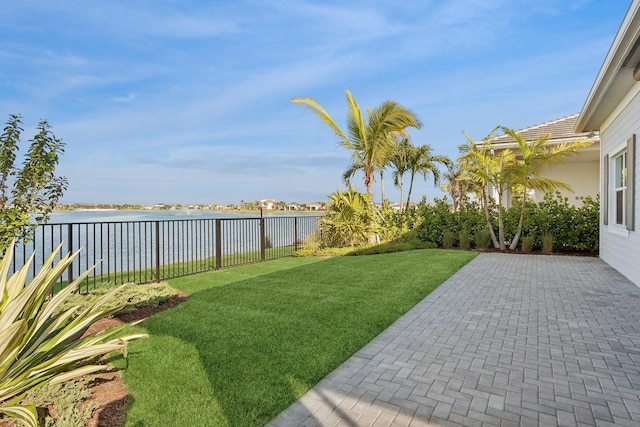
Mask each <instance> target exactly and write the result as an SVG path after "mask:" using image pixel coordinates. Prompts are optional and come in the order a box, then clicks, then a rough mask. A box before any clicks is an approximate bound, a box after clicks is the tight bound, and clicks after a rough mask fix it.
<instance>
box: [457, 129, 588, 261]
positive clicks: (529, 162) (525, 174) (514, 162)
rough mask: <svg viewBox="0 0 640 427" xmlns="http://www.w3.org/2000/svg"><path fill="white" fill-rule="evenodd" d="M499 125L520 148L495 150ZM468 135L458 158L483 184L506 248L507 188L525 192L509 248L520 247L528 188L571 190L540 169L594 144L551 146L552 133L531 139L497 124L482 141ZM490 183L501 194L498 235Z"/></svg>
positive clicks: (495, 242) (487, 215)
mask: <svg viewBox="0 0 640 427" xmlns="http://www.w3.org/2000/svg"><path fill="white" fill-rule="evenodd" d="M498 129H501V130H502V131H503V132H504V133H505V134H506V135H509V136H510V137H511V138H512V139H513V141H514V142H515V147H514V148H515V149H516V150H517V152H516V151H514V150H512V149H511V148H508V149H505V150H499V151H496V150H494V148H493V146H492V140H493V138H494V137H495V134H496V132H497V131H498ZM465 136H466V137H467V144H466V145H462V146H460V149H461V153H462V154H461V156H460V157H459V158H458V161H459V162H460V163H461V164H462V168H463V169H464V170H466V171H467V172H468V173H469V175H470V177H471V178H472V180H473V181H474V182H477V183H480V184H481V185H482V187H481V188H482V198H483V204H484V211H485V218H486V221H487V228H488V229H489V234H490V236H491V240H492V242H493V245H494V247H496V248H499V249H500V250H505V249H506V238H505V234H504V221H503V210H504V209H503V204H504V196H505V193H506V192H507V191H513V190H514V189H515V188H519V189H520V190H521V191H522V193H523V196H522V199H521V213H520V218H519V222H518V230H517V232H516V234H515V236H514V238H513V239H512V241H511V244H510V246H509V249H511V250H513V249H515V248H516V247H517V245H518V241H519V239H520V236H521V234H522V226H523V223H524V212H525V209H524V208H525V205H526V201H527V199H526V194H527V190H528V189H534V190H538V191H544V192H550V191H553V190H557V189H566V190H571V188H570V187H569V185H567V184H566V183H563V182H561V181H558V180H554V179H549V178H544V177H541V176H540V172H541V170H542V168H543V167H544V166H547V165H549V164H552V163H555V162H558V161H561V160H562V159H564V158H566V157H567V156H569V155H571V154H575V153H576V152H577V151H579V150H581V149H583V148H585V147H586V146H588V145H590V144H591V142H589V141H577V142H572V143H563V144H558V145H555V146H549V145H548V144H547V141H548V139H549V138H550V135H543V136H542V137H539V138H537V139H536V140H533V141H529V142H528V141H526V140H525V138H524V137H522V135H520V134H518V133H517V132H516V131H514V130H512V129H509V128H506V127H497V128H495V129H494V130H493V131H492V132H491V133H490V134H489V135H488V136H487V137H486V138H485V139H484V140H483V142H482V144H476V143H475V142H474V141H473V140H472V139H471V137H469V135H468V134H466V133H465ZM488 186H491V188H492V190H493V191H494V193H495V194H496V196H497V206H496V210H497V216H498V237H497V238H496V236H495V232H494V229H493V224H492V222H491V215H490V213H489V207H488V193H487V191H488V188H487V187H488Z"/></svg>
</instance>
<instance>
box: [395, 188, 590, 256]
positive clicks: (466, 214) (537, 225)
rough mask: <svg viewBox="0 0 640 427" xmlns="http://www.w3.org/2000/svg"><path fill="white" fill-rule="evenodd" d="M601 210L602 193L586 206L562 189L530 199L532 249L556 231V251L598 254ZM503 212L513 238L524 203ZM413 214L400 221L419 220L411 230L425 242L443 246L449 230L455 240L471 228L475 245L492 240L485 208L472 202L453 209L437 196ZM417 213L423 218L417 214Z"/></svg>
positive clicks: (526, 230) (527, 226) (527, 232)
mask: <svg viewBox="0 0 640 427" xmlns="http://www.w3.org/2000/svg"><path fill="white" fill-rule="evenodd" d="M490 209H491V212H492V213H493V220H494V221H495V218H496V217H497V211H496V209H497V207H496V206H495V205H494V206H492V207H491V208H490ZM599 210H600V200H599V197H596V198H595V199H592V198H590V197H587V198H585V199H584V201H583V203H582V206H580V207H576V206H570V205H569V202H568V199H567V198H564V197H562V196H561V194H560V193H554V194H547V195H546V196H545V198H544V200H543V201H541V202H539V203H537V204H536V203H533V202H529V203H527V205H526V207H525V217H524V223H523V227H522V235H523V236H538V237H536V238H534V239H533V246H532V250H542V249H543V248H542V243H543V242H542V236H544V235H545V234H552V235H553V236H554V251H556V252H588V253H594V254H595V253H597V252H598V242H599ZM410 212H411V211H410ZM503 213H504V230H505V237H506V239H507V240H510V239H512V238H513V236H514V235H515V233H516V231H517V228H518V221H519V219H520V213H521V207H520V206H512V207H511V208H509V209H506V210H504V211H503ZM413 215H414V216H413V217H407V218H405V219H398V221H404V222H403V224H404V226H403V227H404V228H405V229H406V228H407V227H411V226H412V224H415V228H413V229H411V228H410V230H413V232H414V233H415V236H416V237H417V238H418V239H420V240H422V241H423V242H434V243H436V244H437V245H438V246H442V247H443V246H445V244H444V243H445V242H444V241H443V238H444V235H445V233H446V232H451V233H453V234H454V240H455V236H459V235H460V233H461V232H462V231H463V230H467V231H468V232H469V234H470V235H471V236H473V245H474V246H475V247H476V248H477V249H486V248H488V247H489V245H490V243H491V240H490V238H489V234H488V230H487V226H486V221H485V218H484V214H483V212H482V211H481V210H479V209H476V208H475V207H474V206H473V205H471V204H469V205H467V206H466V207H465V208H463V209H461V210H460V211H458V212H452V210H451V208H450V206H449V205H448V204H447V202H446V199H443V200H436V201H435V203H434V204H433V205H426V204H421V205H419V206H418V209H416V210H414V211H413ZM415 215H418V216H420V217H421V218H422V219H417V218H415ZM493 226H494V230H495V231H496V234H497V233H498V224H497V223H494V224H493ZM409 232H411V231H409ZM461 244H462V242H461Z"/></svg>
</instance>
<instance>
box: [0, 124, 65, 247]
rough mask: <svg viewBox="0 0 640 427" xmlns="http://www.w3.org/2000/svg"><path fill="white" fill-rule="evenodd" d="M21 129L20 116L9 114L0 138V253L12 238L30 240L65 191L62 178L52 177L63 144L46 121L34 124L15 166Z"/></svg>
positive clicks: (62, 150) (62, 149) (62, 151)
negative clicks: (19, 163) (34, 126)
mask: <svg viewBox="0 0 640 427" xmlns="http://www.w3.org/2000/svg"><path fill="white" fill-rule="evenodd" d="M21 126H22V120H21V116H19V115H15V114H11V115H9V120H8V121H7V123H6V126H5V128H4V133H3V134H2V136H0V253H1V252H4V250H5V249H6V248H7V245H8V244H9V242H11V240H12V239H14V238H15V239H28V238H29V237H31V235H32V234H33V230H34V229H35V228H36V227H37V226H38V225H40V224H42V223H44V222H46V221H47V220H48V219H49V215H50V214H51V211H53V209H54V207H55V206H56V204H57V203H58V200H59V199H60V197H62V194H63V193H64V191H65V190H66V189H67V180H66V178H64V177H61V176H56V175H55V169H56V166H57V165H58V161H59V156H60V154H62V153H64V143H63V142H62V140H60V139H58V138H56V137H55V135H54V134H53V132H52V131H51V126H49V123H48V122H47V121H46V120H41V121H40V123H38V127H37V133H36V135H35V136H34V137H33V139H31V140H30V143H31V144H30V146H29V149H28V150H27V153H26V155H25V159H24V161H23V163H22V165H21V166H20V165H17V164H16V160H17V151H18V150H19V149H20V147H19V145H20V136H21V133H22V131H23V129H22V127H21Z"/></svg>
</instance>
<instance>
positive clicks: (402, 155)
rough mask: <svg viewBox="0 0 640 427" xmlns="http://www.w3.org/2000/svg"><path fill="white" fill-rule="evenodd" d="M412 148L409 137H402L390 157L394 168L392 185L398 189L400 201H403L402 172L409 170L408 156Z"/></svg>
mask: <svg viewBox="0 0 640 427" xmlns="http://www.w3.org/2000/svg"><path fill="white" fill-rule="evenodd" d="M414 148H415V147H414V146H413V144H411V141H410V140H409V138H403V139H402V140H400V142H399V143H398V145H397V146H396V149H395V151H394V155H393V157H391V165H392V166H393V168H394V170H393V172H392V174H393V175H392V176H393V185H395V186H396V187H397V188H398V189H399V190H400V203H402V202H403V201H404V174H406V173H407V172H408V170H409V156H410V155H411V152H412V151H413V150H414Z"/></svg>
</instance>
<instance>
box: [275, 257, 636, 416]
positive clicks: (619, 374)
mask: <svg viewBox="0 0 640 427" xmlns="http://www.w3.org/2000/svg"><path fill="white" fill-rule="evenodd" d="M423 268H424V274H425V275H428V274H429V266H428V265H425V266H423ZM428 425H437V426H449V425H450V426H460V425H464V426H467V425H468V426H476V425H477V426H480V425H482V426H484V425H491V426H494V425H495V426H511V425H513V426H520V425H522V426H527V425H531V426H538V425H543V426H554V425H562V426H572V425H580V426H582V425H584V426H593V425H596V426H608V425H622V426H638V425H640V288H638V287H637V286H635V285H634V284H633V283H631V282H630V281H628V280H627V279H626V278H624V277H623V276H622V275H620V274H619V273H618V272H616V271H615V270H614V269H612V268H611V267H609V266H608V265H607V264H605V263H604V262H603V261H602V260H600V259H598V258H589V257H570V256H544V255H515V254H496V253H484V254H480V255H479V256H478V257H476V258H475V259H474V260H473V261H472V262H471V263H469V264H467V265H466V266H465V267H464V268H462V269H461V270H460V271H459V272H458V273H456V274H455V275H454V276H453V277H451V278H450V279H449V280H447V281H446V282H445V283H444V284H442V285H441V286H440V287H439V288H438V289H437V290H436V291H434V292H433V293H432V294H431V295H429V296H428V297H427V298H425V299H424V300H423V301H422V302H420V303H419V304H418V305H417V306H415V307H414V308H413V309H412V310H411V311H410V312H409V313H407V314H406V315H405V316H403V317H402V318H401V319H399V320H398V321H397V322H396V323H394V324H393V325H392V326H391V327H390V328H388V329H387V330H386V331H384V332H383V333H382V334H380V335H379V336H378V337H377V338H376V339H375V340H374V341H372V342H371V343H370V344H368V345H367V346H366V347H364V348H363V349H361V350H360V351H359V352H357V353H356V354H355V355H354V356H353V357H351V358H350V359H349V360H347V361H346V362H345V363H344V364H343V365H342V366H340V367H339V368H338V369H336V370H335V371H334V372H333V373H331V374H330V375H329V376H328V377H327V378H325V379H324V380H323V381H322V382H320V383H319V384H318V385H317V386H316V387H314V388H313V389H312V390H310V391H309V392H308V393H306V394H305V395H304V396H303V397H302V398H301V399H300V400H298V401H297V402H296V403H294V404H293V405H292V406H291V407H289V408H288V409H287V410H285V411H284V412H283V413H282V414H280V415H279V416H278V417H277V418H276V419H274V420H273V421H272V422H271V423H270V424H268V426H269V427H285V426H306V427H311V426H376V427H377V426H428Z"/></svg>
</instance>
